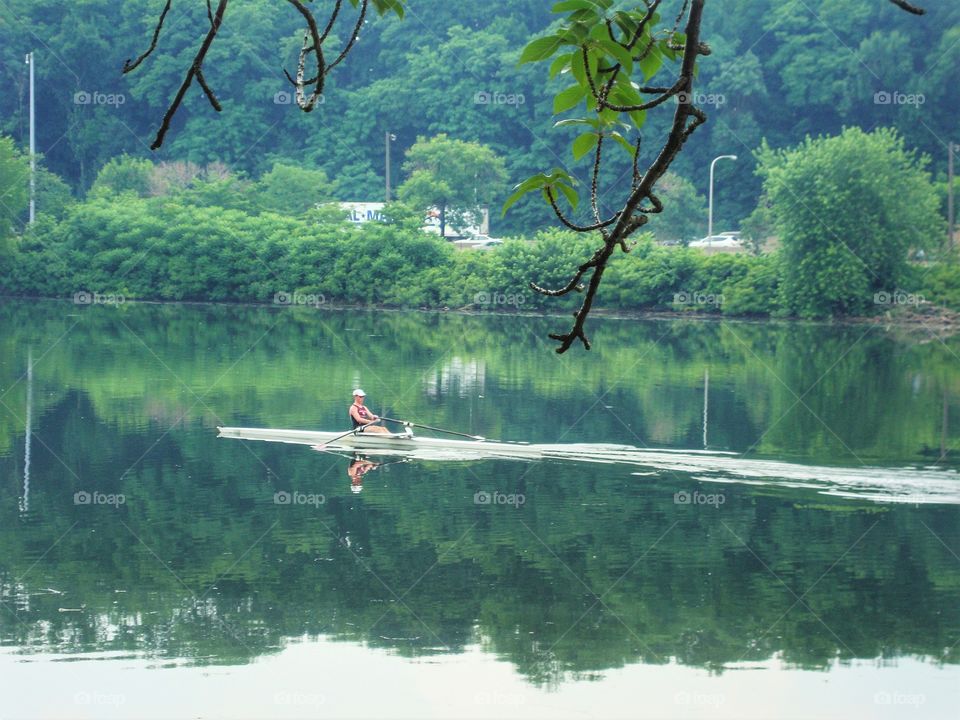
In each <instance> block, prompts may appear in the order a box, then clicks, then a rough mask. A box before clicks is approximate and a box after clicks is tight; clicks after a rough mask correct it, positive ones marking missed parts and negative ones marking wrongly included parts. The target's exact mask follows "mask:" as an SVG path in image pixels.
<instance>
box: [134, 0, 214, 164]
mask: <svg viewBox="0 0 960 720" xmlns="http://www.w3.org/2000/svg"><path fill="white" fill-rule="evenodd" d="M228 2H229V0H220V2H219V4H218V5H217V11H216V13H215V14H214V16H213V22H212V23H211V24H210V29H209V30H208V31H207V35H206V37H205V38H204V39H203V43H202V44H201V45H200V50H198V51H197V54H196V57H194V58H193V63H192V64H191V65H190V69H189V70H188V71H187V75H186V77H184V79H183V82H182V83H181V84H180V89H179V90H178V91H177V94H176V96H175V97H174V98H173V102H172V103H170V107H169V108H167V112H166V114H165V115H164V116H163V121H162V122H161V123H160V129H159V130H158V131H157V137H156V139H155V140H154V141H153V144H152V145H151V146H150V149H151V150H156V149H157V148H159V147H160V146H161V145H163V138H164V137H165V136H166V134H167V130H169V129H170V121H171V120H172V119H173V116H174V115H175V114H176V112H177V109H178V108H179V107H180V103H181V102H183V96H184V95H186V94H187V89H188V88H189V87H190V85H191V84H192V83H193V79H194V77H196V76H197V74H198V73H202V67H203V60H204V58H206V56H207V51H208V50H209V49H210V45H211V44H213V40H214V38H215V37H216V36H217V32H218V31H219V30H220V25H221V24H222V23H223V14H224V12H226V9H227V3H228ZM201 87H202V88H203V89H204V92H206V93H207V97H208V98H209V99H210V102H211V104H213V107H214V109H215V110H217V111H218V112H219V111H220V109H221V108H220V107H219V106H220V103H218V102H217V100H216V97H214V95H213V93H212V92H211V91H210V90H209V88H208V87H207V85H206V82H201Z"/></svg>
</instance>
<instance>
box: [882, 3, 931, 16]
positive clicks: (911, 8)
mask: <svg viewBox="0 0 960 720" xmlns="http://www.w3.org/2000/svg"><path fill="white" fill-rule="evenodd" d="M890 2H892V3H893V4H894V5H896V6H897V7H898V8H900V9H901V10H906V11H907V12H908V13H913V14H914V15H925V14H926V13H927V11H926V10H924V9H923V8H921V7H917V6H916V5H914V4H913V3H909V2H907V0H890Z"/></svg>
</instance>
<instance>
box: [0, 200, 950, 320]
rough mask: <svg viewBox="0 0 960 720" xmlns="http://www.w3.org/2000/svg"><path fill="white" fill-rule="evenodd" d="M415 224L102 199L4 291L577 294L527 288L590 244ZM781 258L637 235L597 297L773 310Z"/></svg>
mask: <svg viewBox="0 0 960 720" xmlns="http://www.w3.org/2000/svg"><path fill="white" fill-rule="evenodd" d="M398 217H399V216H398ZM414 225H415V223H413V222H411V221H410V220H409V219H406V220H404V219H399V220H397V221H396V222H394V223H388V224H377V223H368V224H365V225H362V226H357V225H352V224H350V223H346V222H344V221H343V220H342V218H341V217H340V216H339V214H338V213H336V212H331V211H329V210H326V211H312V212H310V213H307V214H306V215H303V216H299V217H288V216H282V215H279V214H274V213H271V212H262V213H260V214H249V213H246V212H243V211H241V210H235V209H222V208H201V207H197V206H195V205H191V204H184V203H181V202H177V201H176V200H174V199H170V198H162V197H161V198H140V197H135V196H132V195H124V196H120V197H119V198H118V197H112V198H107V197H101V198H95V199H92V200H89V201H87V202H84V203H81V204H78V205H75V206H73V207H71V208H70V209H69V210H68V211H67V212H66V213H65V215H64V217H63V218H62V219H61V220H59V221H57V220H55V219H53V218H50V217H46V216H41V217H40V218H39V219H38V221H37V223H36V224H35V225H34V226H33V228H32V229H31V230H30V231H29V232H28V233H27V234H26V235H25V236H24V237H23V238H22V239H21V240H20V241H19V243H17V244H16V245H15V247H14V248H13V249H12V250H8V251H7V252H6V254H5V255H0V293H2V294H6V295H31V296H52V297H71V296H73V295H75V294H76V293H79V292H88V293H99V294H101V295H110V294H114V295H123V296H124V297H125V298H126V299H141V300H195V301H226V302H257V303H271V302H292V303H297V302H300V303H311V302H327V303H340V304H360V305H368V304H369V305H385V306H394V307H429V308H440V307H449V308H463V307H472V308H475V309H495V310H513V309H520V310H523V309H531V310H538V309H555V310H566V309H572V308H574V307H575V306H576V305H577V304H578V302H579V299H580V296H579V295H578V294H577V293H571V294H570V295H569V296H567V297H564V298H548V297H544V296H543V295H541V294H539V293H536V292H534V291H533V290H531V289H530V287H529V283H530V281H531V280H532V281H535V282H536V283H538V284H539V285H541V286H543V287H548V288H557V287H562V286H563V285H565V284H566V283H567V282H568V281H569V279H570V277H571V275H572V273H573V272H574V270H575V269H576V267H577V266H578V265H580V264H581V263H583V262H584V261H586V260H587V259H588V258H589V257H590V255H591V253H592V252H593V250H594V249H595V244H596V243H597V242H598V240H597V238H595V237H583V236H579V235H577V234H575V233H571V232H566V231H551V232H544V233H540V234H538V235H537V236H535V237H534V238H532V239H530V240H519V239H517V240H508V241H506V242H505V243H504V244H503V245H502V246H499V247H497V248H496V249H492V250H489V251H458V250H456V249H455V248H454V247H453V246H452V245H451V244H450V243H447V242H445V241H442V240H440V239H438V238H436V237H433V236H430V235H425V234H423V233H421V232H419V231H418V230H417V229H416V228H415V227H414ZM780 262H781V261H780V259H779V257H778V256H777V255H776V254H773V255H764V256H753V255H744V254H737V255H730V254H719V255H710V256H707V255H703V254H702V253H700V252H698V251H696V250H689V249H685V248H680V247H661V246H657V245H655V244H653V243H652V242H651V240H650V238H649V237H648V236H643V237H641V238H640V239H639V242H638V244H637V246H636V247H635V248H633V250H632V252H630V253H629V254H623V253H618V254H617V255H615V257H614V260H613V261H612V263H611V266H610V269H609V271H608V272H607V273H606V275H605V276H604V283H603V286H602V288H601V291H600V294H599V296H598V306H599V307H604V308H608V309H622V310H680V311H688V312H708V313H724V314H729V315H775V314H780V309H781V308H783V307H785V306H786V303H785V302H784V299H783V298H782V297H781V294H782V285H781V282H780V278H781V277H782V267H781V265H780ZM915 282H916V283H917V287H918V288H928V290H927V292H928V295H927V296H926V299H927V300H931V301H940V302H942V303H943V304H947V305H950V306H954V307H958V306H960V273H957V272H956V271H954V270H953V268H952V266H941V267H937V268H936V269H928V271H926V272H923V273H922V274H921V273H919V272H918V273H917V274H916V278H915Z"/></svg>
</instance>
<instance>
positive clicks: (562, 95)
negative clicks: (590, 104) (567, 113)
mask: <svg viewBox="0 0 960 720" xmlns="http://www.w3.org/2000/svg"><path fill="white" fill-rule="evenodd" d="M586 94H587V90H586V88H585V87H583V85H571V86H570V87H568V88H567V89H566V90H562V91H561V92H559V93H557V95H556V97H554V98H553V114H554V115H557V114H559V113H562V112H563V111H564V110H569V109H570V108H572V107H575V106H576V105H577V103H579V102H580V101H581V100H583V98H584V97H585V96H586Z"/></svg>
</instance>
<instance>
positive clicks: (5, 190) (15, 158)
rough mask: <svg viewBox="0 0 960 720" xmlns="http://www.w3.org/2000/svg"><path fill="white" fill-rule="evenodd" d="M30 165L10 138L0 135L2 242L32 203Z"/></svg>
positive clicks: (0, 217)
mask: <svg viewBox="0 0 960 720" xmlns="http://www.w3.org/2000/svg"><path fill="white" fill-rule="evenodd" d="M29 187H30V164H29V160H28V159H27V158H26V157H24V156H23V155H22V154H21V153H20V152H19V151H18V150H17V148H16V146H15V145H14V144H13V140H12V139H11V138H9V137H4V136H2V135H0V242H4V241H6V240H7V238H9V237H10V236H11V235H12V234H13V231H14V228H15V227H16V226H17V224H18V222H19V220H20V217H21V215H22V214H23V211H24V210H26V208H27V204H28V203H29V201H30V190H29Z"/></svg>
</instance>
